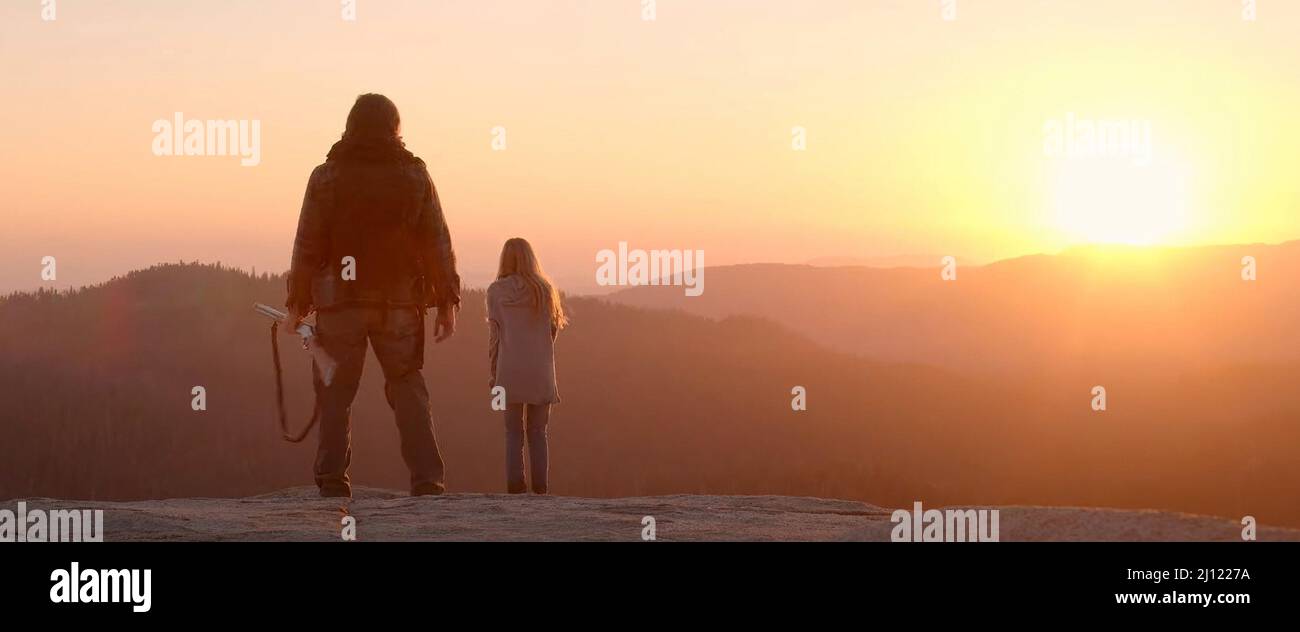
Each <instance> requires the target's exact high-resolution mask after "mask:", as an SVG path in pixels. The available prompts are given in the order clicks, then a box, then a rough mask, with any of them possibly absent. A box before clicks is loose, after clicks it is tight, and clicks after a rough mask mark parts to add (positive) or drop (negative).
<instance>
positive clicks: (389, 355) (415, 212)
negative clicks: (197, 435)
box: [284, 94, 460, 497]
mask: <svg viewBox="0 0 1300 632" xmlns="http://www.w3.org/2000/svg"><path fill="white" fill-rule="evenodd" d="M288 284H289V298H288V300H287V301H286V302H285V305H286V307H288V309H289V322H288V323H287V324H288V325H289V326H287V327H284V331H285V332H293V330H294V329H295V328H296V327H297V325H298V324H299V323H300V322H301V320H302V319H303V318H304V317H305V316H306V315H307V314H308V313H310V312H311V311H312V310H313V309H314V310H315V311H316V326H317V332H318V334H319V336H320V340H321V344H322V345H323V346H324V348H325V350H326V352H328V353H329V355H330V357H331V358H333V359H334V360H335V361H336V362H338V369H337V370H336V373H335V377H334V379H333V381H332V382H331V383H330V384H328V385H326V384H324V383H323V382H322V381H321V379H320V374H319V371H317V372H315V373H316V379H315V388H316V401H317V405H318V406H319V414H320V447H319V449H318V450H317V453H316V465H315V472H316V485H317V486H318V487H319V488H320V494H321V496H325V497H338V496H343V497H350V496H351V495H352V487H351V483H350V481H349V478H348V464H349V463H350V461H351V458H352V448H351V428H350V420H349V416H350V413H351V410H352V400H353V398H354V397H355V396H356V393H357V386H358V385H359V384H360V381H361V371H362V367H363V365H364V364H365V358H366V341H367V340H369V341H370V345H371V346H373V347H374V350H375V356H376V357H377V358H378V359H379V364H380V367H381V368H382V369H383V372H384V381H385V383H384V394H385V395H386V396H387V398H388V405H389V406H390V407H391V408H392V409H393V413H394V416H395V417H396V419H397V429H398V431H399V433H400V435H401V443H402V458H403V459H405V460H406V465H407V467H408V468H409V469H410V471H411V495H413V496H421V495H428V494H441V493H442V492H443V490H444V489H445V487H444V483H443V462H442V456H441V455H440V454H439V453H438V443H437V439H436V438H435V436H434V431H433V421H432V418H431V416H430V406H429V391H428V389H427V388H426V387H425V384H424V377H423V375H422V374H421V373H420V369H422V368H423V367H424V317H425V311H426V309H427V308H429V307H433V308H436V309H437V322H436V325H435V327H434V340H435V342H442V341H443V340H446V339H447V338H448V337H449V336H451V335H452V334H453V333H454V332H455V331H456V311H457V310H458V309H459V307H460V277H459V276H458V275H457V274H456V256H455V254H454V253H453V251H452V247H451V235H450V234H449V233H448V230H447V224H446V221H445V220H444V218H443V215H442V205H441V204H440V203H439V201H438V191H437V189H436V188H435V187H434V185H433V180H432V179H431V178H430V177H429V172H428V170H427V169H426V167H425V165H424V162H423V161H422V160H420V159H419V158H416V157H415V156H414V155H412V154H411V152H409V151H407V150H406V147H405V145H404V143H403V142H402V138H401V117H400V115H399V114H398V112H397V106H395V105H393V102H392V101H390V100H389V99H388V98H387V97H384V96H382V95H378V94H364V95H361V96H360V97H358V98H357V101H356V103H355V104H354V105H353V106H352V111H351V112H350V113H349V114H348V121H347V127H346V130H345V131H344V132H343V139H342V140H340V141H339V142H337V143H335V144H334V147H333V148H332V149H330V152H329V157H328V159H327V160H326V162H325V164H323V165H320V166H319V167H316V169H315V171H313V172H312V174H311V179H310V180H308V182H307V194H306V197H305V198H304V200H303V204H302V214H301V215H300V216H299V219H298V234H297V238H296V239H295V241H294V246H293V263H292V267H291V269H290V271H289V280H288Z"/></svg>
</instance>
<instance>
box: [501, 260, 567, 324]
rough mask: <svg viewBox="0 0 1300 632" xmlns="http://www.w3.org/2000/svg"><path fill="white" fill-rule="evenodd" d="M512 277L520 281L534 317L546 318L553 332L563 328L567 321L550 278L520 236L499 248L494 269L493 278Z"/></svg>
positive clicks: (558, 293)
mask: <svg viewBox="0 0 1300 632" xmlns="http://www.w3.org/2000/svg"><path fill="white" fill-rule="evenodd" d="M512 274H516V275H519V278H520V279H523V281H524V285H525V286H527V288H528V291H529V294H530V299H531V300H530V302H531V303H532V305H533V309H535V310H537V313H538V314H545V315H547V316H549V317H550V320H551V326H552V327H555V329H556V330H560V329H564V327H565V326H566V325H568V324H569V319H568V317H567V316H565V314H564V306H563V305H562V304H561V303H560V291H559V290H558V289H556V288H555V284H554V283H552V282H551V278H550V277H548V276H546V272H545V271H543V270H542V264H541V262H539V261H538V260H537V255H536V254H535V253H533V246H532V244H529V243H528V240H526V239H523V238H521V237H513V238H511V239H509V240H507V241H506V245H505V246H504V247H502V248H501V265H500V266H499V267H498V268H497V278H498V279H504V278H506V277H508V276H510V275H512Z"/></svg>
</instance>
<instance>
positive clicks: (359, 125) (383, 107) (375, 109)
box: [343, 93, 402, 143]
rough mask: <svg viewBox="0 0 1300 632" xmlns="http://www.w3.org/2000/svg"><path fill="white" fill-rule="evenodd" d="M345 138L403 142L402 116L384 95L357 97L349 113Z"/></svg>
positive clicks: (344, 131) (344, 130)
mask: <svg viewBox="0 0 1300 632" xmlns="http://www.w3.org/2000/svg"><path fill="white" fill-rule="evenodd" d="M343 138H344V139H350V140H358V141H361V140H371V141H374V140H395V141H397V142H399V143H400V142H401V141H402V115H401V114H400V113H398V111H397V105H396V104H395V103H393V101H392V100H391V99H389V98H388V97H386V96H384V95H382V94H374V93H371V94H363V95H361V96H359V97H357V101H356V103H353V104H352V110H351V111H350V112H348V123H347V127H345V128H344V129H343Z"/></svg>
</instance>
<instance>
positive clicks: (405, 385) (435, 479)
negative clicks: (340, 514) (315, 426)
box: [315, 307, 443, 493]
mask: <svg viewBox="0 0 1300 632" xmlns="http://www.w3.org/2000/svg"><path fill="white" fill-rule="evenodd" d="M316 325H317V333H318V334H319V335H320V341H321V344H322V345H323V346H324V348H325V351H326V352H328V353H329V355H330V357H331V358H332V359H333V360H334V361H335V362H337V363H338V369H337V370H336V372H335V374H334V381H333V383H332V384H330V385H329V386H326V385H325V384H323V383H322V382H321V381H320V377H319V371H316V372H315V373H316V375H317V377H316V400H317V404H318V405H319V406H320V447H319V449H318V450H317V452H316V485H317V486H320V487H321V488H325V487H333V488H340V487H341V488H345V489H350V484H349V479H348V465H349V463H351V461H352V446H351V435H352V431H351V427H350V426H351V424H350V419H349V417H350V415H351V412H352V400H353V398H354V397H356V394H357V387H358V385H359V384H360V383H361V371H362V368H363V367H364V365H365V362H366V340H367V339H369V340H370V345H371V346H372V347H374V349H375V357H377V358H378V359H379V365H380V368H382V369H383V371H384V395H385V396H386V397H387V398H388V405H389V407H391V408H392V409H393V414H394V416H395V417H396V419H397V430H398V432H399V434H400V435H401V441H402V458H403V459H405V460H406V466H407V468H409V469H410V470H411V490H412V492H415V491H417V490H420V491H424V492H425V493H429V492H430V491H438V492H440V491H442V490H443V464H442V455H441V454H439V453H438V441H437V439H436V438H435V436H434V432H433V420H432V418H431V416H430V406H429V390H428V388H426V387H425V385H424V376H423V375H422V374H421V373H420V369H422V368H423V367H424V319H423V315H422V313H421V311H420V310H419V309H417V308H414V307H410V308H393V309H385V308H381V307H343V308H339V309H336V310H331V311H324V312H319V313H317V315H316Z"/></svg>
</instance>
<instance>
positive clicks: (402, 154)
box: [329, 93, 415, 163]
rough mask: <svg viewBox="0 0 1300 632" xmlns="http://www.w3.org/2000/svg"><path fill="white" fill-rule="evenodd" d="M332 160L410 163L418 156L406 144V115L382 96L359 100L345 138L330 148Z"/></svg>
mask: <svg viewBox="0 0 1300 632" xmlns="http://www.w3.org/2000/svg"><path fill="white" fill-rule="evenodd" d="M329 157H330V159H331V160H361V161H364V162H399V163H401V162H409V161H413V160H415V156H413V155H412V154H411V152H409V151H407V150H406V143H404V142H402V115H401V114H399V113H398V112H397V105H396V104H394V103H393V102H392V100H391V99H389V98H388V97H386V96H384V95H382V94H374V93H371V94H363V95H361V96H359V97H357V100H356V102H355V103H353V104H352V110H351V111H349V112H348V122H347V125H346V127H344V129H343V138H342V139H341V140H339V141H338V142H337V143H334V146H333V147H332V148H331V149H330V153H329Z"/></svg>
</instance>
